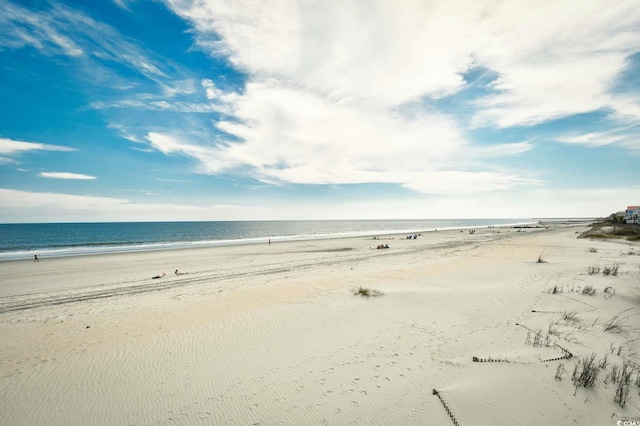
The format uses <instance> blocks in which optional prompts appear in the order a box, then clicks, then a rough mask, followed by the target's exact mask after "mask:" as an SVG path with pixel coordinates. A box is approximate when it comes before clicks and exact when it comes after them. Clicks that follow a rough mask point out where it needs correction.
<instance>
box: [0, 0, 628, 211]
mask: <svg viewBox="0 0 640 426" xmlns="http://www.w3.org/2000/svg"><path fill="white" fill-rule="evenodd" d="M0 101H1V102H0V223H16V222H92V221H172V220H291V219H430V218H543V217H600V216H607V215H609V214H610V213H613V212H616V211H620V210H624V209H625V208H626V206H628V205H638V204H640V179H639V176H640V174H639V171H640V0H632V1H628V0H619V1H615V2H611V1H604V0H602V1H600V0H593V1H592V0H582V1H547V0H532V1H524V0H510V1H497V0H468V1H467V0H402V1H388V0H317V1H314V0H264V1H259V0H233V1H228V0H164V1H160V0H155V1H152V0H101V1H91V2H87V1H83V0H68V1H57V2H54V1H44V0H0Z"/></svg>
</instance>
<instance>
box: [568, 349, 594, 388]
mask: <svg viewBox="0 0 640 426" xmlns="http://www.w3.org/2000/svg"><path fill="white" fill-rule="evenodd" d="M599 371H600V370H599V369H598V364H597V363H596V354H595V353H592V354H591V355H590V356H586V357H584V358H583V359H582V360H581V361H578V362H577V363H576V366H575V369H574V370H573V375H572V377H571V380H572V381H573V384H574V385H575V386H576V388H577V387H578V386H582V387H583V388H590V387H593V385H594V384H595V382H596V379H597V378H598V372H599Z"/></svg>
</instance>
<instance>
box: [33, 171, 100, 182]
mask: <svg viewBox="0 0 640 426" xmlns="http://www.w3.org/2000/svg"><path fill="white" fill-rule="evenodd" d="M40 176H41V177H43V178H49V179H76V180H94V179H97V178H96V177H95V176H89V175H83V174H80V173H67V172H42V173H40Z"/></svg>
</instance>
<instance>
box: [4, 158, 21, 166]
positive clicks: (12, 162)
mask: <svg viewBox="0 0 640 426" xmlns="http://www.w3.org/2000/svg"><path fill="white" fill-rule="evenodd" d="M4 164H18V162H17V161H16V160H14V159H13V158H7V157H0V165H4Z"/></svg>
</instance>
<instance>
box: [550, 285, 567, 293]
mask: <svg viewBox="0 0 640 426" xmlns="http://www.w3.org/2000/svg"><path fill="white" fill-rule="evenodd" d="M549 293H551V294H558V293H564V287H558V285H557V284H556V285H554V286H553V287H551V288H550V289H549Z"/></svg>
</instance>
